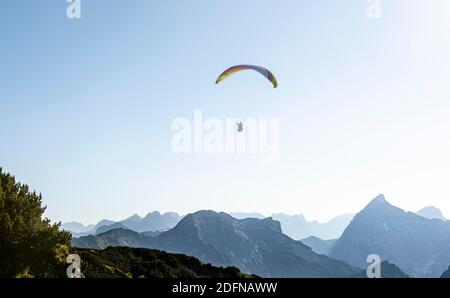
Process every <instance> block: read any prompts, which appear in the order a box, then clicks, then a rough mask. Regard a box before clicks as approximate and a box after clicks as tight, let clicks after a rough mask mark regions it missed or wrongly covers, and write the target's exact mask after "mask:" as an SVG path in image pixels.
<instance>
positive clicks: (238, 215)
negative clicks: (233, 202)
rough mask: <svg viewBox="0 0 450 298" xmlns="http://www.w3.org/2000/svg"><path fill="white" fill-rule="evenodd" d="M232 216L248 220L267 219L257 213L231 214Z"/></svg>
mask: <svg viewBox="0 0 450 298" xmlns="http://www.w3.org/2000/svg"><path fill="white" fill-rule="evenodd" d="M230 215H231V216H233V217H234V218H237V219H246V218H257V219H263V218H266V217H267V216H264V215H262V214H261V213H257V212H231V213H230Z"/></svg>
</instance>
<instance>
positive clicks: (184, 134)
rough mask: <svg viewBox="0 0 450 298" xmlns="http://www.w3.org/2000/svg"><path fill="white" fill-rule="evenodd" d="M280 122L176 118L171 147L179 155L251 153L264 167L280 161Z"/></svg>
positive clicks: (197, 113)
mask: <svg viewBox="0 0 450 298" xmlns="http://www.w3.org/2000/svg"><path fill="white" fill-rule="evenodd" d="M279 126H280V124H279V120H278V119H276V118H246V119H236V118H225V119H222V118H211V117H210V118H203V113H202V111H200V110H196V111H194V118H193V119H188V118H175V119H174V120H173V121H172V125H171V128H172V130H173V131H175V134H174V135H173V137H172V142H171V147H172V152H173V153H175V154H250V155H257V156H258V157H259V161H260V163H262V164H272V163H275V162H277V161H278V159H279Z"/></svg>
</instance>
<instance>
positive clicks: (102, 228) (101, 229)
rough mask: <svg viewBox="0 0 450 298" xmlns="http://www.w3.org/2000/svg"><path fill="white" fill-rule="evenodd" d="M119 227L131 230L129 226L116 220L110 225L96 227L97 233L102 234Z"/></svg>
mask: <svg viewBox="0 0 450 298" xmlns="http://www.w3.org/2000/svg"><path fill="white" fill-rule="evenodd" d="M117 229H124V230H129V228H128V227H126V226H125V225H123V224H121V223H120V222H115V223H113V224H110V225H104V226H100V227H99V228H97V229H95V234H102V233H105V232H108V231H110V230H117Z"/></svg>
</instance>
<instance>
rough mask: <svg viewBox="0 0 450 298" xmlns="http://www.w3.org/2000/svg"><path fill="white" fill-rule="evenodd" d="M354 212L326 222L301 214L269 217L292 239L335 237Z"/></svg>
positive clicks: (243, 216) (239, 216) (259, 216)
mask: <svg viewBox="0 0 450 298" xmlns="http://www.w3.org/2000/svg"><path fill="white" fill-rule="evenodd" d="M230 215H231V216H233V217H235V218H237V219H246V218H257V219H263V218H266V216H264V215H262V214H260V213H245V212H234V213H230ZM353 216H354V214H344V215H340V216H337V217H335V218H333V219H331V220H330V221H329V222H326V223H319V222H318V221H308V220H307V219H306V218H305V217H304V216H303V215H301V214H298V215H288V214H284V213H274V214H272V215H271V216H270V217H272V218H273V219H275V220H278V221H279V222H280V223H281V229H282V230H283V233H285V234H286V235H288V236H289V237H291V238H292V239H296V240H300V239H305V238H307V237H310V236H315V237H318V238H321V239H336V238H339V237H340V236H341V235H342V232H343V231H344V229H345V228H346V227H347V225H348V224H349V223H350V221H351V220H352V218H353Z"/></svg>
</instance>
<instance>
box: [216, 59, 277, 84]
mask: <svg viewBox="0 0 450 298" xmlns="http://www.w3.org/2000/svg"><path fill="white" fill-rule="evenodd" d="M244 70H254V71H257V72H259V73H260V74H261V75H262V76H263V77H265V78H266V79H268V80H269V81H270V82H271V83H272V85H273V87H274V88H277V87H278V81H277V79H276V78H275V76H274V75H273V73H272V72H271V71H270V70H268V69H267V68H264V67H261V66H255V65H236V66H233V67H230V68H228V69H227V70H225V71H224V72H223V73H222V74H221V75H220V76H219V78H218V79H217V81H216V84H219V83H220V82H222V81H223V80H226V79H227V78H228V77H230V76H232V75H233V74H235V73H237V72H240V71H244Z"/></svg>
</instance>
